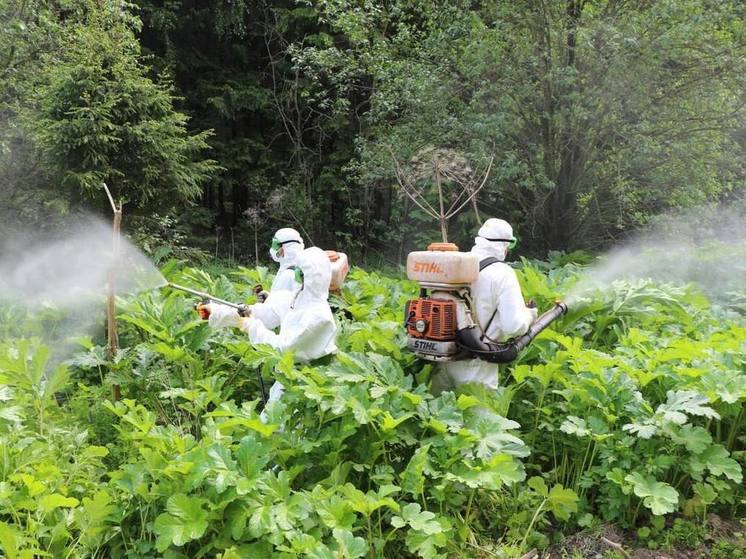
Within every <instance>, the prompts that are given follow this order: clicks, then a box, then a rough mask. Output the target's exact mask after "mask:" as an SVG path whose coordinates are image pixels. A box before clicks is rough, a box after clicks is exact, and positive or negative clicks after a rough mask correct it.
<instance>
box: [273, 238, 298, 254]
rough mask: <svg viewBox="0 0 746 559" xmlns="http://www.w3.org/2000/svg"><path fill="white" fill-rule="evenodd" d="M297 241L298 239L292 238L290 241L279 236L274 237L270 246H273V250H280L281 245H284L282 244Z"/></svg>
mask: <svg viewBox="0 0 746 559" xmlns="http://www.w3.org/2000/svg"><path fill="white" fill-rule="evenodd" d="M297 242H298V241H296V240H295V239H291V240H289V241H281V240H279V239H278V238H277V237H272V244H271V245H270V246H271V247H272V250H274V251H275V252H277V251H278V250H280V247H282V245H287V244H289V243H297Z"/></svg>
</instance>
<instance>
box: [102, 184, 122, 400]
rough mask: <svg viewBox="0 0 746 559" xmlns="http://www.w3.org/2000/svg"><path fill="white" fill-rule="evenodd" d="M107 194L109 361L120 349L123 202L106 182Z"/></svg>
mask: <svg viewBox="0 0 746 559" xmlns="http://www.w3.org/2000/svg"><path fill="white" fill-rule="evenodd" d="M104 189H105V190H106V195H107V196H108V197H109V203H110V204H111V210H112V211H113V212H114V220H113V223H112V237H111V262H112V263H111V268H109V276H108V286H107V289H106V292H107V293H106V339H107V344H106V353H107V356H108V357H109V361H111V362H113V361H114V358H115V357H116V355H117V351H118V350H119V334H118V333H117V309H116V300H115V297H116V291H115V288H114V284H115V283H116V263H117V261H118V260H119V245H120V240H121V230H122V203H121V202H120V203H119V207H117V206H116V204H115V203H114V198H113V197H112V196H111V192H109V187H108V186H106V184H105V183H104ZM111 396H112V399H113V400H114V401H115V402H116V401H118V400H120V399H121V397H122V390H121V388H120V386H119V385H118V384H115V385H113V386H112V395H111Z"/></svg>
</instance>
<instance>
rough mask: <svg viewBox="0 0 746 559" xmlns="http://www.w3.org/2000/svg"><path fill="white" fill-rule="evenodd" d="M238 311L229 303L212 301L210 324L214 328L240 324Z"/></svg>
mask: <svg viewBox="0 0 746 559" xmlns="http://www.w3.org/2000/svg"><path fill="white" fill-rule="evenodd" d="M240 319H241V317H240V316H238V311H237V310H236V309H234V308H233V307H229V306H228V305H221V304H219V303H210V318H209V319H208V324H209V325H210V326H212V327H213V328H232V327H236V326H238V325H239V324H240Z"/></svg>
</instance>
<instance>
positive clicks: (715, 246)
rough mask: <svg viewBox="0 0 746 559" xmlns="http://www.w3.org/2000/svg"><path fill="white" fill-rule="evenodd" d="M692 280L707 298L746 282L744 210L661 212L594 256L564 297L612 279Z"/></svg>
mask: <svg viewBox="0 0 746 559" xmlns="http://www.w3.org/2000/svg"><path fill="white" fill-rule="evenodd" d="M641 279H653V280H656V281H662V282H669V283H674V284H687V283H694V284H697V285H698V286H699V287H700V289H702V291H703V292H704V293H705V294H707V295H708V296H710V297H711V298H715V299H718V298H721V297H727V296H728V294H729V293H732V292H734V291H735V290H737V289H743V288H744V286H746V215H744V212H743V211H739V210H736V209H718V210H714V209H710V208H696V209H694V210H691V211H688V212H686V213H682V214H678V215H672V216H666V217H663V218H661V219H660V220H658V221H657V222H656V223H655V224H654V225H652V226H651V227H649V228H647V229H646V230H644V231H643V232H641V233H640V234H639V235H637V236H636V237H634V238H633V239H631V240H630V241H628V242H626V243H624V244H623V245H621V246H619V247H615V248H613V249H612V250H610V251H609V252H608V253H607V254H605V255H604V256H603V257H601V258H599V260H598V262H597V263H596V264H594V265H593V266H592V267H591V268H590V269H589V270H588V272H587V273H586V274H585V276H584V277H583V279H581V281H580V282H578V283H577V284H575V285H574V286H573V288H572V289H571V290H570V293H569V294H568V296H567V300H568V302H569V303H570V304H573V303H577V302H578V301H579V300H582V298H583V296H584V295H585V294H587V293H589V292H590V291H593V290H596V289H603V288H604V287H606V286H609V285H611V284H612V283H613V282H614V281H617V280H641Z"/></svg>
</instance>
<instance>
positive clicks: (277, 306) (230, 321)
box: [197, 227, 304, 329]
mask: <svg viewBox="0 0 746 559" xmlns="http://www.w3.org/2000/svg"><path fill="white" fill-rule="evenodd" d="M303 249H304V244H303V238H302V237H301V236H300V233H298V231H296V230H295V229H291V228H290V227H284V228H282V229H278V230H277V232H276V233H275V235H274V237H272V244H271V245H270V248H269V255H270V257H271V258H272V260H274V261H275V262H277V263H278V264H279V265H280V268H279V270H278V271H277V275H275V279H274V280H273V281H272V287H271V288H270V292H269V293H266V292H264V291H259V292H257V298H258V299H259V301H260V302H258V303H256V304H254V305H249V313H250V314H251V316H253V317H254V318H258V319H259V320H261V321H262V323H263V324H264V325H265V326H266V327H267V328H270V329H272V328H277V327H278V326H279V325H280V321H281V320H282V316H283V315H284V314H285V313H286V312H287V311H288V310H289V309H290V303H291V301H292V299H293V296H294V294H295V291H296V290H297V289H298V288H299V287H300V284H299V283H298V282H296V279H295V268H296V264H297V261H298V256H299V255H300V254H301V253H302V252H303ZM259 288H260V289H261V286H259ZM197 310H198V311H199V313H200V316H201V317H202V318H204V319H205V320H207V319H208V318H209V319H210V325H212V326H214V327H216V328H221V327H227V326H235V325H236V324H235V320H236V310H235V309H234V308H232V307H229V306H227V305H218V304H215V303H211V304H209V305H199V306H198V308H197Z"/></svg>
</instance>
